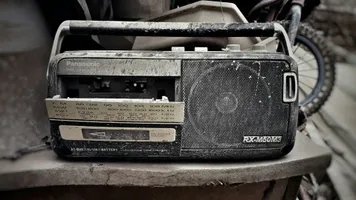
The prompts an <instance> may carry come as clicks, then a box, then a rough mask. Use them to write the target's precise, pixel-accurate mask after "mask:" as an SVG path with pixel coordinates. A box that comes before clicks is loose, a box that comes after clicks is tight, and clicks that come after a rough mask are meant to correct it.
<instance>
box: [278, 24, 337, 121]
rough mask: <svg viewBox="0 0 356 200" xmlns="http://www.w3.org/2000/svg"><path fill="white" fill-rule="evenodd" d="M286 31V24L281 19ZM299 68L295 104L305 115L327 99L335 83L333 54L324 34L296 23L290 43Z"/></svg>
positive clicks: (314, 111)
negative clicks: (297, 98) (295, 29)
mask: <svg viewBox="0 0 356 200" xmlns="http://www.w3.org/2000/svg"><path fill="white" fill-rule="evenodd" d="M282 25H283V26H284V27H285V28H286V29H287V30H288V27H289V23H288V22H282ZM293 53H294V56H295V59H296V62H297V63H298V71H299V100H300V101H299V103H300V105H301V108H302V109H303V111H304V112H305V113H306V115H307V116H311V115H312V114H314V113H316V112H318V111H319V109H320V108H321V107H322V106H323V105H324V103H325V102H326V101H327V100H328V98H329V96H330V94H331V92H332V90H333V87H334V83H335V75H336V74H335V56H334V53H333V52H332V51H331V50H330V47H329V45H328V44H327V42H326V41H325V39H324V37H323V36H322V35H321V34H319V33H318V32H317V31H316V30H315V29H313V28H312V27H310V26H308V25H306V24H303V23H302V24H300V26H299V29H298V35H297V37H296V40H295V44H294V46H293Z"/></svg>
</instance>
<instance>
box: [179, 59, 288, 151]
mask: <svg viewBox="0 0 356 200" xmlns="http://www.w3.org/2000/svg"><path fill="white" fill-rule="evenodd" d="M288 68H289V67H288V65H286V63H285V62H283V61H280V62H278V61H240V60H184V61H183V65H182V83H183V100H184V102H186V110H185V115H186V116H185V119H186V121H185V126H184V128H183V134H182V137H183V138H182V142H183V148H241V147H242V138H243V137H242V136H243V135H283V134H284V133H285V132H286V131H287V127H288V123H287V122H288V120H289V105H288V104H285V103H283V102H282V95H283V72H284V71H287V70H288ZM267 145H273V144H267ZM279 145H280V144H279ZM243 147H248V145H247V146H246V144H244V145H243ZM254 147H256V144H255V145H254ZM264 147H267V146H266V144H264Z"/></svg>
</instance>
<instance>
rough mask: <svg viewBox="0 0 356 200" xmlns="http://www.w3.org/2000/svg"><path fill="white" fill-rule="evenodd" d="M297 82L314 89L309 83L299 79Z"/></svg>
mask: <svg viewBox="0 0 356 200" xmlns="http://www.w3.org/2000/svg"><path fill="white" fill-rule="evenodd" d="M299 83H301V84H303V85H305V86H307V87H308V88H310V89H312V90H313V89H314V88H313V87H312V86H310V85H308V84H306V83H304V82H303V81H299Z"/></svg>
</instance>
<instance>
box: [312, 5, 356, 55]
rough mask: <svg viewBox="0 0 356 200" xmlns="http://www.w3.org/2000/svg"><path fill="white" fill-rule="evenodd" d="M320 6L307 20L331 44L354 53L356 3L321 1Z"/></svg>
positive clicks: (355, 48)
mask: <svg viewBox="0 0 356 200" xmlns="http://www.w3.org/2000/svg"><path fill="white" fill-rule="evenodd" d="M321 2H322V4H321V5H320V6H319V7H318V8H317V10H316V11H314V13H313V15H312V16H311V17H310V18H309V19H308V20H309V22H310V23H311V24H312V25H313V26H314V27H315V28H317V29H320V30H322V31H323V32H324V34H325V36H327V37H328V38H330V39H331V41H332V42H333V43H335V44H336V45H339V46H341V47H343V48H345V49H347V50H350V51H353V52H356V26H355V24H356V1H355V0H322V1H321Z"/></svg>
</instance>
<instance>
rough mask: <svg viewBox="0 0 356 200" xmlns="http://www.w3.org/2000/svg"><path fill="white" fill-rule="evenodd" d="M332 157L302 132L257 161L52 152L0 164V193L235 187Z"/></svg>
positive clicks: (322, 165)
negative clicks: (98, 157) (276, 154)
mask: <svg viewBox="0 0 356 200" xmlns="http://www.w3.org/2000/svg"><path fill="white" fill-rule="evenodd" d="M330 159H331V158H330V154H329V151H328V150H326V149H325V148H322V147H320V146H318V145H315V144H313V143H312V142H311V141H310V140H309V139H308V138H306V137H305V136H304V135H302V134H300V133H299V134H298V136H297V140H296V145H295V148H294V149H293V150H292V152H291V153H290V154H288V155H287V156H285V157H283V158H281V159H277V160H269V161H255V162H230V163H218V162H214V163H182V162H180V163H157V162H156V163H143V162H141V163H138V162H123V161H121V162H120V161H116V162H83V161H77V162H73V161H72V162H68V161H64V160H60V159H58V157H57V156H56V155H55V154H54V153H53V152H52V151H42V152H38V153H32V154H30V155H27V156H24V157H23V158H21V159H19V160H17V161H15V162H13V161H0V166H1V168H0V190H12V189H20V188H31V187H41V186H60V185H115V186H208V185H234V184H237V183H251V182H260V181H267V180H276V179H283V178H288V177H293V176H300V175H303V174H306V173H310V172H315V171H320V170H325V169H326V167H327V166H328V164H329V162H330ZM54 177H55V178H54Z"/></svg>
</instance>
